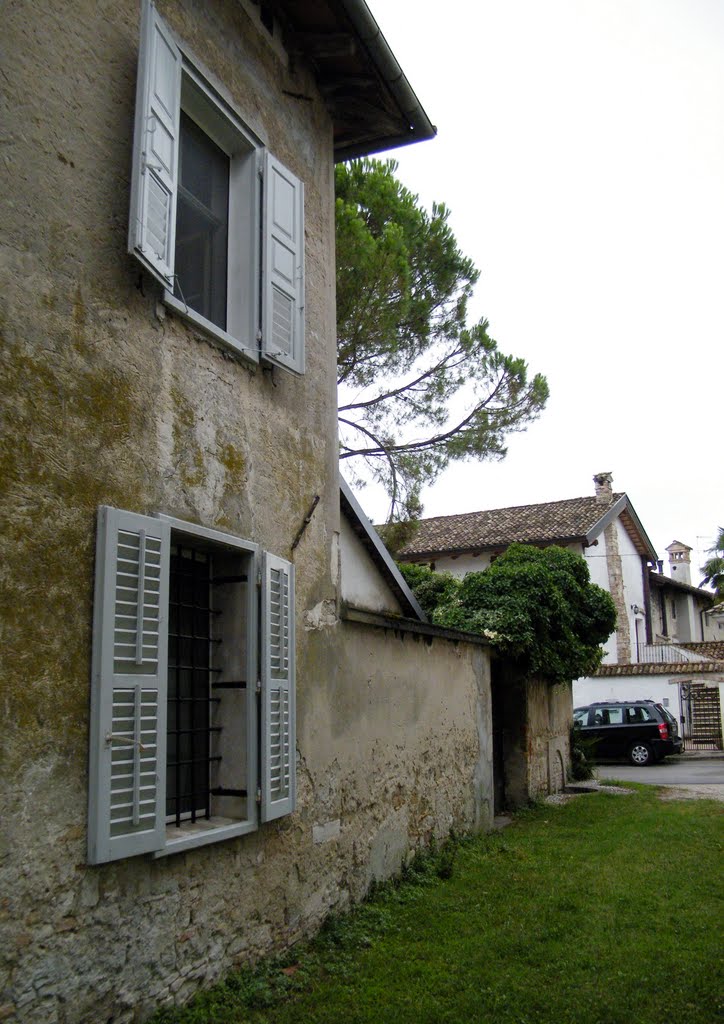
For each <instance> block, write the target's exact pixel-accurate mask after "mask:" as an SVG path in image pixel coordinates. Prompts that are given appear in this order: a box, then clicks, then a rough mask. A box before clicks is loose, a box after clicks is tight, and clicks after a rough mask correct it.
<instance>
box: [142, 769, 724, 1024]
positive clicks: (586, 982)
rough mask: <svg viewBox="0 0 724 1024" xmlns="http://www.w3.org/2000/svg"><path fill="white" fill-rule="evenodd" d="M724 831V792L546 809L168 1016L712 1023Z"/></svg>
mask: <svg viewBox="0 0 724 1024" xmlns="http://www.w3.org/2000/svg"><path fill="white" fill-rule="evenodd" d="M721 826H722V805H721V804H715V803H713V802H705V801H696V800H689V801H681V802H666V803H663V802H661V801H660V800H658V798H657V796H656V792H655V790H654V789H653V788H652V787H650V786H641V787H639V788H637V789H636V790H635V792H634V793H633V794H632V795H629V796H624V795H615V794H613V793H606V792H601V793H592V794H586V795H584V796H580V797H578V798H577V799H575V800H572V801H571V802H570V803H567V804H565V805H562V806H552V805H543V806H538V807H535V808H533V809H532V810H529V811H525V812H523V813H521V814H519V815H517V816H516V818H515V820H514V822H513V824H512V825H511V826H509V827H508V828H507V829H506V830H505V831H504V832H502V833H497V834H495V835H488V836H483V837H478V838H475V839H471V840H466V841H464V842H462V843H461V844H460V845H459V847H457V849H456V851H455V854H456V855H455V859H454V865H453V866H452V873H451V874H450V867H451V863H450V861H451V856H450V853H451V851H450V849H447V850H443V851H442V852H440V853H438V855H437V856H436V857H432V858H428V859H427V860H423V859H419V860H418V861H417V862H416V863H415V864H414V865H413V869H412V870H410V871H408V872H407V878H406V880H404V881H403V882H402V883H401V884H398V885H395V886H392V885H390V886H385V887H384V888H382V889H381V890H380V891H379V892H378V893H377V894H376V895H375V897H374V898H373V899H371V900H370V901H369V902H368V903H366V904H365V905H364V906H362V907H360V908H358V909H356V910H355V911H354V912H353V913H351V914H349V915H347V916H345V917H343V918H337V919H333V920H331V921H330V922H329V923H328V924H327V926H326V927H325V928H324V929H323V931H322V933H321V934H320V936H319V937H318V938H317V939H316V940H315V941H314V942H313V943H310V944H308V945H305V946H303V947H296V948H295V949H294V950H292V951H290V953H289V954H287V955H286V956H285V957H284V958H282V959H278V960H276V961H274V962H270V963H267V964H265V965H264V966H262V967H261V968H258V969H257V970H256V971H254V972H252V971H243V972H241V973H239V974H235V975H232V976H231V977H230V978H229V979H228V980H227V982H225V983H224V984H222V985H219V986H217V987H216V988H215V989H213V990H210V991H209V992H206V993H203V994H202V995H201V996H199V997H198V998H197V999H196V1000H195V1001H194V1003H192V1004H191V1006H189V1007H187V1008H186V1009H185V1010H174V1011H164V1012H163V1013H162V1014H160V1015H159V1016H158V1017H157V1018H154V1020H156V1021H157V1022H158V1024H161V1022H164V1024H169V1022H174V1024H207V1022H214V1024H237V1022H242V1021H243V1022H249V1024H302V1022H303V1024H340V1022H343V1024H367V1022H369V1024H373V1022H374V1024H387V1022H390V1024H473V1022H476V1024H477V1022H480V1024H482V1022H490V1024H661V1022H664V1021H675V1022H677V1024H713V1022H714V1021H716V1020H717V1019H719V1020H721V1019H722V1015H721V1013H722V1003H721V995H722V990H723V989H724V986H723V985H722V980H723V977H722V962H721V949H720V932H721V924H722V920H723V919H724V917H723V915H722V887H721V883H720V881H719V877H720V863H721V838H722V828H721ZM446 875H450V877H444V876H446ZM440 876H443V877H440Z"/></svg>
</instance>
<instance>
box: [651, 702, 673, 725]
mask: <svg viewBox="0 0 724 1024" xmlns="http://www.w3.org/2000/svg"><path fill="white" fill-rule="evenodd" d="M656 710H657V711H659V712H660V713H661V714H662V715H663V716H664V718H665V719H666V721H667V722H673V723H674V725H676V719H675V718H674V716H673V715H672V714H671V712H670V711H669V709H668V708H665V707H664V705H663V704H657V705H656Z"/></svg>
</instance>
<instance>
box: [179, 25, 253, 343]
mask: <svg viewBox="0 0 724 1024" xmlns="http://www.w3.org/2000/svg"><path fill="white" fill-rule="evenodd" d="M176 44H177V46H178V48H179V50H180V52H181V92H180V97H179V111H184V113H186V114H187V116H188V117H190V118H191V120H192V121H194V122H195V124H196V125H197V126H198V127H199V128H200V129H201V131H202V132H203V133H204V134H205V135H207V136H208V137H209V138H210V139H211V140H212V142H214V143H216V145H217V146H218V147H219V148H220V149H222V150H223V151H224V152H225V153H226V155H227V156H228V157H229V159H230V168H229V212H228V221H227V232H228V243H227V273H226V329H224V328H222V327H219V325H218V324H215V323H213V321H211V320H208V319H207V318H206V317H205V316H203V315H202V314H201V313H198V312H197V311H196V310H195V309H192V308H191V307H190V306H188V305H187V304H186V302H185V301H183V300H182V299H180V298H178V297H177V296H176V295H174V291H173V288H169V287H168V286H167V285H166V286H165V287H164V292H163V303H164V305H165V306H167V307H168V308H170V309H172V310H174V312H176V313H178V314H179V315H181V316H182V317H184V318H185V319H187V320H189V321H190V322H191V323H192V324H194V326H195V327H198V328H199V329H200V330H201V331H203V333H204V334H206V335H208V336H209V337H210V338H213V339H215V340H217V341H220V342H221V343H222V344H223V345H224V346H225V347H226V348H229V349H231V350H232V351H234V352H236V353H237V354H239V355H242V356H244V357H245V358H247V359H250V360H252V362H255V363H258V362H259V359H260V351H259V342H260V328H259V315H260V310H259V282H260V278H261V252H260V239H261V231H262V226H261V195H262V193H261V175H260V169H261V163H262V154H263V151H264V146H263V144H262V142H261V140H260V139H259V137H258V136H257V135H256V134H254V133H253V132H252V131H250V130H249V129H248V128H246V126H245V125H244V122H243V121H242V119H241V117H240V115H239V114H238V113H237V112H236V111H235V110H234V109H233V108H232V107H231V106H230V105H229V101H228V100H226V99H225V98H224V97H223V96H222V95H221V93H220V92H219V88H218V83H215V82H213V83H212V81H211V79H210V77H209V73H208V72H207V71H205V70H204V71H202V70H200V68H199V66H198V62H196V61H195V60H194V59H193V58H192V56H191V55H190V54H189V53H188V51H187V50H186V48H185V47H184V45H183V43H181V42H179V41H178V40H176ZM180 143H181V138H180V132H179V146H178V148H179V150H180ZM176 216H177V214H176V213H175V212H174V235H175V219H176ZM177 280H178V278H177V277H176V276H174V281H177ZM239 282H242V286H241V287H239Z"/></svg>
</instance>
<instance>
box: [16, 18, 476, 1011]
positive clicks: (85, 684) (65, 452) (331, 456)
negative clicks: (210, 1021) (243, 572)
mask: <svg viewBox="0 0 724 1024" xmlns="http://www.w3.org/2000/svg"><path fill="white" fill-rule="evenodd" d="M159 8H160V10H161V13H162V14H163V16H164V17H165V18H166V19H167V20H168V21H169V22H170V23H171V24H172V26H173V27H174V28H175V29H176V31H177V32H178V34H179V35H180V36H182V37H183V38H184V39H185V40H186V41H187V43H188V44H189V45H190V46H191V47H192V48H193V49H194V50H195V51H196V53H197V55H198V57H199V58H200V60H201V61H203V63H204V64H205V65H206V66H208V67H209V68H211V69H212V70H213V71H214V73H215V74H216V75H217V77H218V78H219V79H221V80H222V81H223V82H224V83H225V85H226V87H227V88H228V89H229V91H230V92H231V94H232V97H233V100H234V103H235V105H236V106H237V108H238V109H239V111H240V112H241V114H242V115H243V117H244V119H245V121H246V123H247V124H248V125H249V126H250V127H251V128H252V129H253V130H254V131H255V132H256V133H257V134H258V135H259V136H260V137H261V138H262V139H263V140H264V141H265V142H266V143H267V144H268V146H269V148H270V149H271V150H272V151H273V152H274V153H275V154H276V155H277V156H278V157H279V158H280V159H281V160H282V161H283V162H284V163H285V164H286V165H287V166H288V167H290V169H291V170H292V171H293V172H294V173H295V174H296V175H298V176H299V177H300V178H301V179H302V180H303V181H304V182H305V183H306V203H305V213H306V253H307V261H306V266H307V279H306V324H307V330H306V339H307V345H306V354H307V372H306V374H305V375H304V377H302V378H296V377H294V376H292V375H290V374H287V373H283V372H278V371H277V372H275V373H274V374H273V375H272V374H271V373H270V372H268V371H263V370H261V369H260V368H259V367H256V366H254V365H252V364H249V363H245V362H242V361H240V360H239V359H237V358H235V357H232V356H230V355H229V354H228V353H226V352H224V351H222V349H220V348H219V347H217V346H216V345H215V344H212V343H210V342H209V341H207V340H206V339H205V338H204V337H203V336H202V335H200V334H199V333H198V332H197V331H195V330H194V329H193V328H192V327H190V326H189V325H188V324H187V323H186V322H184V321H183V320H182V319H179V318H177V317H175V316H173V315H171V314H167V315H166V316H165V318H159V316H158V315H157V313H158V305H157V304H158V291H157V287H156V286H155V285H154V284H153V283H152V282H151V281H150V280H149V278H148V277H147V276H144V275H142V274H141V272H140V269H139V266H138V265H137V263H136V262H135V261H134V260H133V259H132V258H131V257H130V256H128V255H127V254H126V233H127V217H128V202H129V195H128V191H129V169H130V159H131V139H132V126H133V106H134V97H135V74H136V61H137V54H138V7H137V4H136V2H135V0H120V2H114V3H109V2H105V0H101V2H91V0H71V2H69V3H67V4H63V5H58V4H56V3H51V2H48V0H36V2H33V3H32V4H31V3H30V2H29V0H28V2H20V3H17V4H14V5H13V6H12V7H11V8H9V9H8V10H7V11H6V17H5V22H4V31H5V39H6V43H7V54H8V59H7V60H6V62H5V64H4V69H3V70H4V81H3V85H4V89H5V92H6V94H7V97H8V101H9V108H8V111H7V112H6V113H7V116H6V118H5V119H4V121H5V139H4V142H5V146H4V160H5V163H4V169H5V178H4V181H5V184H4V198H5V213H4V217H3V223H2V239H1V247H0V268H1V269H0V274H1V275H2V287H1V288H0V329H1V330H2V364H1V366H0V392H1V393H2V396H3V416H4V427H3V431H2V438H1V440H0V446H1V447H0V475H1V476H2V479H3V483H4V487H3V498H2V502H3V507H2V510H1V512H2V516H3V519H4V522H5V524H6V530H5V537H4V541H3V550H2V555H1V557H0V573H1V574H2V582H3V598H2V620H3V624H4V635H3V644H2V656H3V681H4V687H5V690H4V727H3V750H2V773H3V779H4V780H5V783H6V785H5V789H4V794H5V802H4V808H3V816H2V828H3V835H2V840H1V841H0V893H2V895H1V897H0V918H1V924H2V932H3V933H2V940H1V944H0V945H1V948H2V960H0V988H2V991H3V993H4V994H3V995H2V996H0V1019H2V1020H10V1021H16V1020H17V1021H23V1022H25V1021H27V1022H41V1021H44V1022H56V1021H57V1022H62V1024H71V1022H85V1021H95V1020H103V1021H109V1022H110V1021H112V1022H114V1024H121V1022H128V1021H137V1020H141V1019H143V1017H144V1016H145V1015H146V1014H147V1013H148V1012H149V1011H150V1009H151V1008H152V1007H153V1006H154V1005H155V1004H156V1003H157V1002H159V1001H176V1002H182V1001H184V1000H186V999H187V998H188V997H189V996H190V995H191V994H192V993H193V992H194V991H195V990H196V988H198V987H199V985H205V984H208V983H210V982H211V981H213V980H214V979H215V978H217V977H218V976H219V975H221V974H222V973H223V972H224V971H226V970H227V969H228V968H230V967H232V966H234V965H235V964H238V963H241V962H245V961H247V960H249V959H252V958H254V957H257V956H259V955H261V954H262V953H265V952H267V951H269V950H271V949H274V948H279V947H283V946H285V945H287V944H288V943H290V942H293V941H294V940H296V939H297V938H299V937H300V936H301V935H304V934H308V933H309V932H310V931H312V930H313V929H314V928H315V927H316V926H317V925H318V923H319V922H320V921H321V920H322V918H323V917H324V916H325V914H326V913H327V912H328V911H329V910H330V909H332V908H338V907H344V906H345V905H347V904H348V903H349V902H350V901H351V900H353V899H357V898H359V896H361V895H362V894H363V893H364V892H365V891H366V888H367V886H368V885H369V882H370V880H371V879H372V878H373V877H381V876H384V875H386V874H388V873H389V872H391V871H394V870H396V869H397V868H398V867H399V865H400V863H401V861H402V859H403V858H404V857H405V856H407V853H408V851H409V850H410V849H412V848H413V847H414V846H416V845H418V844H419V843H422V842H425V841H427V839H428V838H429V837H430V836H431V835H440V836H441V835H444V834H445V833H446V832H447V830H448V829H449V827H450V826H451V825H453V824H454V825H456V826H458V827H461V828H469V827H470V828H471V827H475V826H480V825H483V824H485V823H486V821H487V820H488V818H489V803H488V802H489V793H488V790H489V771H488V768H487V764H488V762H489V738H488V737H489V700H488V692H489V690H488V677H487V667H486V666H487V653H486V652H485V651H484V650H483V649H481V648H480V647H478V646H475V645H466V644H453V643H451V642H448V641H444V640H442V639H440V638H435V639H431V638H428V639H427V640H426V639H413V638H411V637H409V636H406V635H405V636H403V635H402V634H400V635H397V634H395V633H393V632H387V633H385V631H384V630H378V629H374V628H371V627H362V626H359V625H352V624H343V623H341V622H340V621H339V620H338V618H337V616H336V611H335V610H336V608H337V606H338V602H339V593H338V586H339V578H338V538H339V493H338V477H337V441H336V394H335V330H334V263H333V246H334V238H333V232H334V220H333V175H332V159H331V125H330V121H329V118H328V114H327V111H326V108H325V105H324V103H323V101H322V99H321V97H320V96H319V95H318V94H317V91H316V86H315V83H314V80H313V78H312V76H311V74H310V73H309V72H308V71H307V69H305V66H304V64H303V62H302V61H300V60H297V61H296V62H295V64H294V66H293V68H292V67H290V66H288V65H287V62H286V61H285V60H284V59H283V54H281V52H280V49H279V45H278V41H272V42H270V41H269V40H267V39H266V38H265V37H264V35H263V33H262V32H261V31H260V30H259V27H258V24H257V22H255V21H254V20H253V19H251V18H250V17H249V16H248V15H247V13H246V8H245V7H244V6H243V5H242V4H240V3H237V2H236V0H210V2H209V3H206V4H198V3H195V2H194V0H177V2H173V3H171V2H170V0H168V2H160V3H159ZM272 43H273V45H272ZM300 96H301V97H303V98H302V99H300V98H299V97H300ZM315 494H319V495H320V502H319V505H318V507H317V509H316V511H315V514H314V516H313V517H312V519H311V522H310V524H309V526H308V528H307V529H306V531H305V532H304V534H303V536H302V538H301V541H300V543H299V546H298V547H297V548H296V551H295V553H294V560H295V564H296V578H297V589H296V597H297V623H296V626H297V713H298V723H297V731H298V779H299V799H298V810H297V812H296V813H295V814H293V815H291V816H289V817H286V818H282V819H280V820H279V821H277V822H274V823H271V824H269V825H265V826H262V827H261V828H260V829H259V831H258V832H256V833H254V834H252V835H249V836H245V837H243V838H239V839H235V840H229V841H227V842H224V843H220V844H216V845H212V846H208V847H203V848H200V849H196V850H193V851H190V852H187V853H183V854H177V855H175V856H171V857H168V858H165V859H162V860H158V861H154V860H152V859H150V858H147V857H136V858H132V859H127V860H121V861H118V862H115V863H111V864H104V865H100V866H98V867H89V866H88V865H87V863H86V849H85V842H86V813H87V811H86V809H87V788H88V787H87V781H88V780H87V757H88V725H89V712H88V707H89V681H90V646H91V623H92V595H93V574H94V566H93V556H94V532H95V516H96V508H97V506H98V505H99V504H109V505H113V506H116V507H118V508H124V509H128V510H131V511H134V512H141V513H153V512H163V513H167V514H170V515H174V516H177V517H178V518H180V519H185V520H190V521H193V522H197V523H200V524H202V525H204V526H208V527H217V528H220V529H223V530H227V531H229V532H232V533H234V534H236V535H238V536H240V537H244V538H247V539H249V540H253V541H255V542H257V543H258V544H260V545H261V546H262V547H263V548H264V549H267V550H269V551H272V552H275V553H277V554H279V555H282V556H284V557H289V556H290V545H291V543H292V540H293V538H294V537H295V536H296V535H297V531H298V530H299V527H300V526H301V524H302V522H303V520H304V517H305V515H306V513H307V511H308V509H309V507H310V503H311V500H312V498H313V497H314V495H315ZM428 641H429V642H428Z"/></svg>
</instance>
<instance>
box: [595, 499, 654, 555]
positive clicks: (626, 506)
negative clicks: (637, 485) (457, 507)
mask: <svg viewBox="0 0 724 1024" xmlns="http://www.w3.org/2000/svg"><path fill="white" fill-rule="evenodd" d="M622 512H627V513H628V514H629V516H630V517H631V520H632V522H633V525H634V528H635V530H636V532H637V533H638V535H639V539H640V541H641V547H642V548H643V549H644V552H643V553H644V554H645V556H646V558H647V559H648V560H649V561H650V562H656V560H657V558H658V555H657V554H656V548H655V547H654V546H653V544H652V543H651V541H650V540H649V537H648V534H647V533H646V531H645V530H644V528H643V526H642V525H641V520H640V519H639V517H638V516H637V514H636V512H635V510H634V507H633V505H632V504H631V502H630V501H629V498H628V495H627V494H622V495H621V497H620V498H619V499H618V500H617V501H614V503H613V505H611V506H610V507H609V508H608V509H606V511H605V512H604V514H603V515H602V516H601V518H600V519H598V520H597V521H596V522H595V523H594V524H593V526H592V527H591V529H590V530H589V531H588V533H587V534H586V543H587V544H591V543H592V542H593V541H594V540H595V539H596V537H598V535H599V534H600V533H603V531H604V530H605V529H606V527H607V526H609V525H610V524H611V523H612V522H613V521H614V519H617V518H618V517H619V516H620V515H621V513H622Z"/></svg>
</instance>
